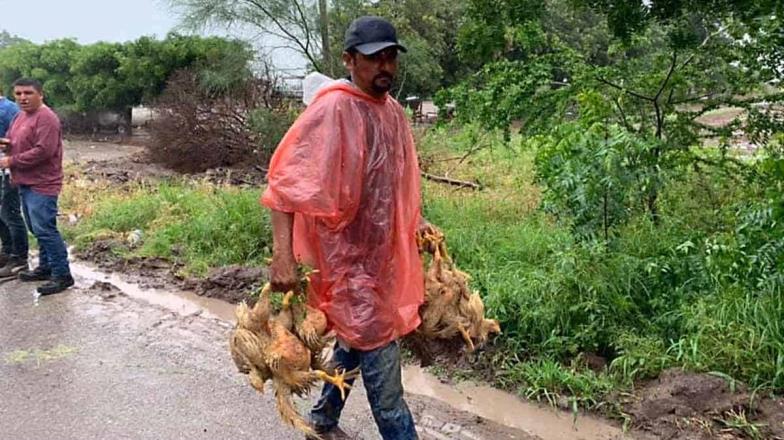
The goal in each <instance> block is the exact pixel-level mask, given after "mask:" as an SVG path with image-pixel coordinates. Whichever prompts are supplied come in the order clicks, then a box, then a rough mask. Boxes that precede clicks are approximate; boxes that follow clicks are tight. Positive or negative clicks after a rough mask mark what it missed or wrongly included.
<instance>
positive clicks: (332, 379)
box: [315, 368, 359, 400]
mask: <svg viewBox="0 0 784 440" xmlns="http://www.w3.org/2000/svg"><path fill="white" fill-rule="evenodd" d="M315 373H316V375H317V376H318V378H319V379H321V380H323V381H324V382H329V383H331V384H332V385H335V386H336V387H338V389H339V390H340V399H341V400H346V388H348V389H351V385H350V384H348V383H346V381H347V380H351V379H354V378H355V377H357V375H359V369H358V368H357V369H354V370H351V371H349V372H346V370H344V369H338V370H336V371H335V375H334V376H330V375H329V374H327V372H326V371H322V370H316V371H315Z"/></svg>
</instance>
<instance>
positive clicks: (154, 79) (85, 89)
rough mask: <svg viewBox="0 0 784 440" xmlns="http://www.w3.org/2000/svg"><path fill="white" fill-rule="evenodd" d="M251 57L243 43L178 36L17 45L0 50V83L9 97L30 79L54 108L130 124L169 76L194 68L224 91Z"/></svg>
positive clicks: (246, 67)
mask: <svg viewBox="0 0 784 440" xmlns="http://www.w3.org/2000/svg"><path fill="white" fill-rule="evenodd" d="M251 59H252V52H251V51H250V49H249V47H248V46H247V45H246V44H245V43H242V42H239V41H236V40H227V39H224V38H219V37H210V38H202V37H195V36H182V35H177V34H170V35H168V36H167V37H166V38H165V39H163V40H156V39H153V38H149V37H142V38H139V39H138V40H136V41H132V42H127V43H122V44H120V43H96V44H91V45H85V46H82V45H79V44H78V43H76V42H75V41H73V40H57V41H52V42H48V43H46V44H43V45H35V44H32V43H20V44H15V45H12V46H9V47H6V48H3V49H0V82H2V86H3V89H4V91H5V92H6V94H8V95H10V94H11V85H12V84H13V82H14V81H15V80H16V79H18V78H20V77H30V78H35V79H38V80H40V81H41V82H42V83H43V85H44V90H45V97H46V102H47V103H48V104H49V105H51V106H52V107H54V108H56V109H58V110H64V111H65V110H71V111H76V112H87V113H93V112H98V111H102V110H111V111H116V112H120V113H121V114H124V115H125V119H126V123H130V111H131V108H132V107H133V106H135V105H139V104H142V103H147V104H149V103H151V102H152V101H153V100H154V99H155V98H156V97H157V96H159V95H160V94H161V93H162V91H163V89H164V87H165V85H166V81H167V80H168V78H169V77H170V76H171V75H172V74H173V73H174V72H176V71H178V70H180V69H184V68H193V70H194V71H197V72H198V73H199V75H200V77H201V80H202V81H203V82H204V84H205V85H206V86H208V87H210V88H214V89H227V88H229V87H231V85H232V84H235V83H238V82H241V81H243V80H245V79H246V78H247V77H248V76H249V75H250V68H249V63H250V60H251Z"/></svg>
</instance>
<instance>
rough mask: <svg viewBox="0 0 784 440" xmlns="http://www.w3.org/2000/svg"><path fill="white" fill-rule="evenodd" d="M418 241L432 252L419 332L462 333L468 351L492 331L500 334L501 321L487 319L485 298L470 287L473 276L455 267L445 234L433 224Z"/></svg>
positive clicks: (444, 335)
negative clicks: (448, 250) (483, 300)
mask: <svg viewBox="0 0 784 440" xmlns="http://www.w3.org/2000/svg"><path fill="white" fill-rule="evenodd" d="M417 244H418V246H419V248H420V251H421V252H423V253H429V254H431V255H432V257H431V259H430V266H429V267H428V269H427V271H426V273H425V302H424V304H423V305H422V307H421V308H420V317H421V319H422V324H421V325H420V327H419V329H418V330H417V331H418V333H420V334H421V335H423V336H424V337H425V338H429V339H452V338H455V337H457V336H458V335H459V336H460V337H461V338H462V339H463V341H464V343H465V345H466V347H467V349H468V351H469V352H472V351H474V350H475V349H476V345H477V344H480V345H481V344H483V343H485V342H486V341H487V339H488V338H489V337H490V335H491V334H498V333H500V332H501V327H500V324H499V323H498V321H497V320H494V319H486V318H485V316H484V315H485V307H484V303H483V302H482V298H481V297H480V296H479V294H478V293H476V292H472V291H471V290H470V288H469V285H468V283H469V281H470V280H471V277H470V276H469V275H468V274H467V273H465V272H462V271H460V270H459V269H457V268H456V267H455V266H454V263H453V262H452V259H451V258H450V257H449V254H448V252H447V248H446V240H445V238H444V235H443V234H442V233H441V232H440V231H438V230H437V229H435V228H433V227H430V228H429V229H428V230H426V231H424V233H422V234H419V235H418V236H417ZM474 341H476V343H475V342H474Z"/></svg>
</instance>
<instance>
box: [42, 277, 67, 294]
mask: <svg viewBox="0 0 784 440" xmlns="http://www.w3.org/2000/svg"><path fill="white" fill-rule="evenodd" d="M73 285H74V279H73V277H72V276H71V275H65V276H61V277H52V278H51V279H50V280H49V282H48V283H44V284H42V285H41V286H39V287H38V293H40V294H41V296H44V295H54V294H55V293H60V292H62V291H63V290H65V289H67V288H69V287H71V286H73Z"/></svg>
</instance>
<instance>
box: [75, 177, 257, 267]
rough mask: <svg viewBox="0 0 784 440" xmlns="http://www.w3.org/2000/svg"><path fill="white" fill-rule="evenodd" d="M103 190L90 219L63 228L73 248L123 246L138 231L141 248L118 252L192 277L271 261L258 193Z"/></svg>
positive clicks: (163, 187) (176, 186)
mask: <svg viewBox="0 0 784 440" xmlns="http://www.w3.org/2000/svg"><path fill="white" fill-rule="evenodd" d="M105 191H106V192H105V194H104V197H102V198H100V201H99V202H98V203H97V204H96V206H95V207H94V208H93V213H92V215H90V216H89V217H88V218H86V219H85V220H84V221H83V222H81V223H79V224H78V225H77V226H76V227H73V228H66V230H65V232H66V237H68V238H70V239H71V240H72V241H74V242H75V244H76V245H77V246H82V247H83V246H86V245H87V244H89V243H90V242H92V241H93V240H95V239H96V238H110V239H115V240H116V241H120V242H123V241H125V239H126V238H127V236H128V234H129V233H130V232H132V231H135V230H140V231H141V232H142V241H141V244H140V246H138V247H136V248H134V249H125V250H123V252H124V253H125V254H126V255H127V256H130V255H137V256H142V257H162V258H165V259H169V260H171V261H174V262H178V263H182V264H183V265H184V266H185V271H186V272H187V273H193V274H204V273H206V271H207V270H208V269H209V268H210V267H220V266H225V265H230V264H246V265H263V264H265V259H266V258H268V257H269V256H270V251H271V240H272V238H271V237H272V236H271V230H270V225H269V219H268V213H267V210H265V209H262V207H261V206H260V205H259V203H258V199H259V196H260V191H259V190H249V189H238V188H217V187H213V186H211V185H207V184H194V183H186V182H174V183H162V184H160V185H157V186H153V187H149V186H144V185H139V186H133V187H130V188H124V189H122V190H112V189H105ZM121 249H122V248H121Z"/></svg>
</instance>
